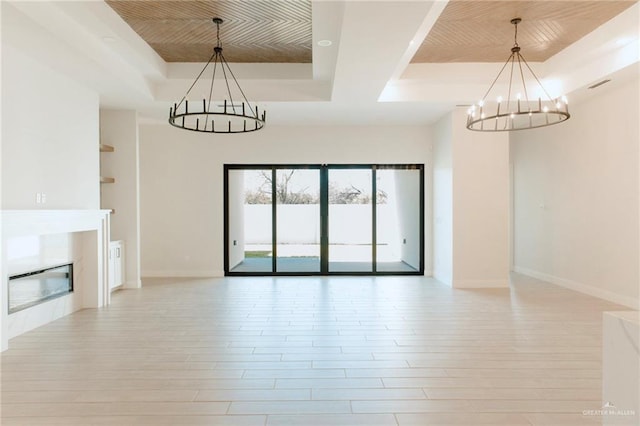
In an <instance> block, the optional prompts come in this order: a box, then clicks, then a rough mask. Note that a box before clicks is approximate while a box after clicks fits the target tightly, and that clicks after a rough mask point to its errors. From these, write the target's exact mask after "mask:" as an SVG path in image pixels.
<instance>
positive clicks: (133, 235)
mask: <svg viewBox="0 0 640 426" xmlns="http://www.w3.org/2000/svg"><path fill="white" fill-rule="evenodd" d="M100 142H101V143H103V144H107V145H111V146H113V147H114V151H113V152H103V153H101V155H100V157H101V161H100V167H101V170H100V173H101V174H102V176H108V177H113V178H114V179H115V182H114V183H105V184H102V185H100V186H101V188H100V190H101V195H102V197H101V198H102V199H101V204H102V208H103V209H113V210H114V211H115V213H114V214H112V215H111V239H112V240H114V241H116V240H123V241H124V243H125V251H124V252H125V283H124V287H128V288H137V287H140V285H141V280H140V197H139V195H140V183H139V162H138V151H139V148H138V147H139V143H138V114H137V113H136V112H135V111H128V110H105V109H103V110H101V111H100Z"/></svg>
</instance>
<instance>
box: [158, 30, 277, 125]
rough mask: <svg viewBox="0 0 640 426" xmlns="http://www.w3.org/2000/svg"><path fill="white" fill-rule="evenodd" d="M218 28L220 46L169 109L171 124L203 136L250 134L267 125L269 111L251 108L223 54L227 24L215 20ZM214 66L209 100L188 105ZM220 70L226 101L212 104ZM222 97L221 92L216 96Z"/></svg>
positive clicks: (214, 50) (217, 45) (214, 49)
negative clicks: (222, 28) (223, 29)
mask: <svg viewBox="0 0 640 426" xmlns="http://www.w3.org/2000/svg"><path fill="white" fill-rule="evenodd" d="M212 21H213V23H214V24H215V25H216V37H217V43H216V46H215V47H214V48H213V54H212V55H211V57H210V58H209V60H208V61H207V63H206V64H205V66H204V67H203V68H202V71H200V74H198V76H197V77H196V79H195V80H194V82H193V83H192V84H191V86H190V87H189V89H188V90H187V92H186V93H185V95H184V96H183V97H182V99H181V100H180V102H177V103H174V104H173V106H172V107H171V108H169V124H171V125H172V126H174V127H177V128H179V129H183V130H190V131H193V132H201V133H249V132H255V131H257V130H260V129H262V128H263V127H264V125H265V123H266V117H267V113H266V111H264V110H263V111H259V109H258V107H257V106H255V107H254V106H252V105H251V102H249V100H248V99H247V97H246V95H245V94H244V91H243V90H242V88H241V87H240V84H239V83H238V80H237V79H236V77H235V75H234V74H233V71H231V67H229V64H228V63H227V60H226V59H225V57H224V55H223V53H222V43H221V42H220V24H222V23H223V22H224V21H223V20H222V19H220V18H213V19H212ZM210 64H213V72H212V75H211V85H210V88H209V96H208V98H203V99H202V102H201V103H200V102H195V105H193V104H194V102H191V105H190V104H189V100H188V97H189V94H190V93H191V91H192V90H193V88H194V87H195V86H196V84H197V83H198V81H199V80H200V77H202V74H204V72H205V71H206V69H207V67H209V65H210ZM218 68H220V72H222V75H223V78H224V83H225V84H224V89H226V92H225V91H224V89H223V97H224V101H223V102H222V103H221V102H220V101H215V100H213V96H214V87H213V86H214V83H215V79H216V71H218ZM234 91H235V93H236V96H235V98H236V99H237V100H240V101H241V102H240V103H238V102H234V96H233V92H234ZM215 94H216V95H217V96H220V95H219V94H218V92H215Z"/></svg>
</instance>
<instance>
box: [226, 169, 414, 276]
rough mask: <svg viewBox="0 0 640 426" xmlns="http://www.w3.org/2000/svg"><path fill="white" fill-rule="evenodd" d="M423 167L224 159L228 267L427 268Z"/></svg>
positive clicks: (314, 270) (240, 271)
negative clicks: (232, 161)
mask: <svg viewBox="0 0 640 426" xmlns="http://www.w3.org/2000/svg"><path fill="white" fill-rule="evenodd" d="M423 169H424V168H423V166H422V165H269V166H266V165H246V166H243V165H227V166H225V273H226V274H227V275H326V274H360V275H362V274H365V275H366V274H422V273H423V272H424V248H423V247H424V208H423V206H424V196H423V192H424V184H423V180H424V172H423Z"/></svg>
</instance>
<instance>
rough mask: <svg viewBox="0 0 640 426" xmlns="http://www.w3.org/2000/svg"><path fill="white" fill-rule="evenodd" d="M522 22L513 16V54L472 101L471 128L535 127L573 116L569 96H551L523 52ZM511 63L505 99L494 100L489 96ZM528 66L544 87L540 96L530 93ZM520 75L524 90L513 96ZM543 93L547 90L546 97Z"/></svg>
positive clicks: (492, 129) (496, 130) (549, 124)
mask: <svg viewBox="0 0 640 426" xmlns="http://www.w3.org/2000/svg"><path fill="white" fill-rule="evenodd" d="M520 22H522V19H520V18H514V19H512V20H511V24H513V25H514V27H515V36H514V44H513V47H512V48H511V55H510V56H509V58H508V59H507V61H506V62H505V63H504V65H503V66H502V68H501V69H500V72H499V73H498V75H497V76H496V78H495V79H494V80H493V82H492V83H491V86H490V87H489V90H487V92H486V93H485V95H484V96H483V97H482V99H481V100H480V101H479V102H478V103H477V104H474V105H472V106H471V107H470V108H469V109H468V111H467V129H469V130H473V131H480V132H502V131H513V130H526V129H535V128H538V127H546V126H551V125H553V124H558V123H562V122H564V121H566V120H568V119H569V117H571V115H570V114H569V105H568V101H567V98H566V97H565V96H561V97H559V98H555V99H554V98H552V97H551V96H550V95H549V93H548V92H547V91H546V89H545V88H544V86H542V83H541V82H540V80H539V79H538V77H537V76H536V74H535V73H534V72H533V70H532V69H531V67H530V66H529V64H528V63H527V61H526V60H525V59H524V57H523V56H522V54H521V53H520V46H519V45H518V24H519V23H520ZM509 64H510V65H511V67H510V69H509V85H508V93H507V97H506V100H505V99H503V98H502V96H497V97H496V98H495V99H496V100H495V101H490V100H488V99H490V95H491V93H492V89H493V88H494V86H495V85H496V82H498V80H499V79H500V76H501V75H502V73H503V72H504V71H505V69H507V66H508V65H509ZM523 64H524V67H523ZM525 70H526V71H528V72H529V74H531V76H533V79H534V80H535V82H536V83H537V84H538V87H539V88H540V89H541V90H540V92H541V96H539V97H538V98H537V99H531V98H530V97H529V94H530V90H528V89H527V84H526V80H525ZM514 74H515V77H514ZM518 77H519V79H520V80H519V82H520V87H521V88H522V92H518V94H517V95H516V99H512V93H513V91H514V90H517V86H518ZM514 80H515V81H514ZM514 83H515V84H514ZM523 93H524V96H523ZM542 94H544V97H543V96H542Z"/></svg>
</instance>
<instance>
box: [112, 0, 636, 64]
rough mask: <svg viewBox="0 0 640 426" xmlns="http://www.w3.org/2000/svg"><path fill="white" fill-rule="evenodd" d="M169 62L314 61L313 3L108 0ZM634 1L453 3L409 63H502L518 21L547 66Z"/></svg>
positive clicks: (532, 52) (525, 41)
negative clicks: (219, 49) (221, 57)
mask: <svg viewBox="0 0 640 426" xmlns="http://www.w3.org/2000/svg"><path fill="white" fill-rule="evenodd" d="M106 2H107V4H109V6H111V8H113V9H114V10H115V11H116V12H117V13H118V14H119V15H120V16H121V17H122V18H123V19H124V20H125V22H127V23H128V24H129V26H130V27H131V28H133V30H134V31H136V32H137V33H138V34H139V35H140V36H141V37H142V38H143V39H144V40H145V41H146V42H147V43H148V44H149V45H150V46H151V47H152V48H153V49H154V50H155V51H156V52H157V53H158V54H159V55H160V56H161V57H162V58H163V59H164V60H165V61H167V62H206V61H207V60H208V59H209V57H210V56H211V53H212V49H213V46H214V45H215V41H216V31H215V25H214V24H213V23H212V22H211V19H212V18H213V17H216V16H217V17H220V18H222V19H224V21H225V22H224V23H223V24H222V26H221V30H220V33H221V39H222V43H223V47H224V54H225V57H226V58H227V60H228V61H229V62H275V63H278V62H280V63H310V62H311V57H312V37H311V36H312V34H311V0H277V1H276V0H200V1H196V0H169V1H167V0H106ZM636 2H637V1H636V0H600V1H583V0H564V1H546V0H544V1H541V0H537V1H536V0H515V1H513V0H512V1H508V0H505V1H501V0H450V1H449V3H448V4H447V6H446V7H445V9H444V11H443V12H442V14H441V15H440V17H439V19H438V20H437V22H436V23H435V25H434V27H433V28H432V29H431V31H430V33H429V34H428V35H427V37H426V38H425V40H424V41H423V43H422V44H421V46H420V48H419V49H418V51H417V52H416V54H415V55H414V57H413V59H412V63H447V62H502V61H504V60H506V58H507V56H508V55H509V53H510V52H509V49H510V48H511V46H512V45H513V30H514V28H513V25H511V24H510V23H509V21H510V20H511V19H512V18H514V17H520V18H522V19H523V21H522V23H521V24H520V25H519V26H518V42H519V44H520V46H521V47H522V53H523V55H524V57H525V58H526V59H527V60H528V61H531V62H536V61H544V60H546V59H548V58H549V57H551V56H553V55H554V54H556V53H558V52H559V51H561V50H562V49H564V48H565V47H567V46H569V45H571V44H572V43H574V42H575V41H577V40H579V39H580V38H582V37H583V36H585V35H586V34H588V33H589V32H591V31H593V30H594V29H596V28H597V27H598V26H600V25H602V24H603V23H605V22H606V21H608V20H610V19H611V18H613V17H614V16H616V15H618V14H619V13H621V12H622V11H624V10H625V9H627V8H628V7H630V6H632V5H633V4H634V3H636Z"/></svg>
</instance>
